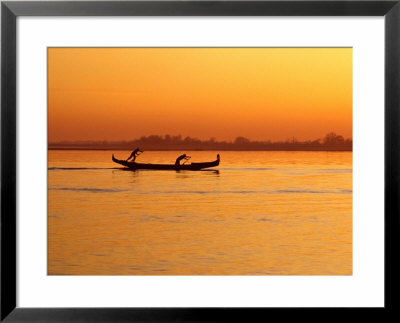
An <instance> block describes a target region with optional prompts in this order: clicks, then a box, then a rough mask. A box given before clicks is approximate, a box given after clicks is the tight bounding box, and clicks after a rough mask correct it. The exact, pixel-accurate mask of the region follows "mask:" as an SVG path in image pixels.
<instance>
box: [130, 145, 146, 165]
mask: <svg viewBox="0 0 400 323" xmlns="http://www.w3.org/2000/svg"><path fill="white" fill-rule="evenodd" d="M142 152H143V151H142V150H140V149H139V147H138V148H136V149H135V150H134V151H132V154H131V155H130V156H129V157H128V158H127V161H128V160H129V159H131V158H132V162H134V161H135V159H136V157H137V156H139V155H140V153H142Z"/></svg>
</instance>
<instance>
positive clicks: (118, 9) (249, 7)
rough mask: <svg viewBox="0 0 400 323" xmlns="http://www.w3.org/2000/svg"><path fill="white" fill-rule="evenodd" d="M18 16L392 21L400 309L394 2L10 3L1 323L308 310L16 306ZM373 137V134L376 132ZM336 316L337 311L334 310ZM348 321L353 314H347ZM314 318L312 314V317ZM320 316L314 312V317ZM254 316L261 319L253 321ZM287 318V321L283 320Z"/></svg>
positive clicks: (397, 8)
mask: <svg viewBox="0 0 400 323" xmlns="http://www.w3.org/2000/svg"><path fill="white" fill-rule="evenodd" d="M19 16H384V19H385V306H384V308H375V309H372V310H371V309H369V310H368V309H367V311H366V309H364V312H366V313H367V315H368V316H370V315H373V313H375V314H377V315H379V317H380V316H381V315H383V314H387V313H389V312H393V311H396V310H397V307H398V301H397V293H398V288H399V266H398V265H397V260H398V259H397V258H398V255H399V254H400V252H399V251H400V250H399V246H400V239H399V237H400V234H399V233H400V216H399V214H400V212H399V211H400V202H399V201H400V199H399V198H400V196H399V180H400V149H399V128H400V122H399V121H400V114H399V109H400V92H399V90H400V0H395V1H386V0H379V1H368V0H367V1H332V0H331V1H329V0H328V1H325V0H314V1H300V0H297V1H273V0H272V1H269V0H261V1H66V2H64V1H63V2H60V1H45V2H37V1H29V2H24V1H18V2H16V1H3V2H2V3H1V294H0V296H1V304H0V309H1V316H0V320H1V322H3V321H4V322H31V321H34V322H93V321H96V322H97V321H98V322H131V321H138V322H161V321H165V322H167V321H168V322H170V321H174V322H186V321H195V322H202V321H253V319H252V318H254V320H257V321H258V320H259V319H256V317H261V318H264V319H269V312H268V316H267V313H266V311H267V310H269V311H274V312H275V313H274V314H278V315H284V314H286V313H290V314H293V313H295V315H298V314H300V313H301V314H304V313H308V311H309V310H313V311H318V312H321V311H325V312H324V314H325V315H326V314H327V313H329V314H328V315H334V313H336V311H334V309H319V310H317V309H312V308H307V309H300V308H297V309H296V308H275V309H271V308H269V309H260V308H258V309H255V308H253V309H250V308H247V309H244V308H235V309H231V308H212V309H211V308H197V309H196V308H19V307H16V299H17V285H16V270H17V264H16V238H17V237H16V189H17V182H16V160H17V159H16V158H17V156H16V134H17V129H16V81H17V80H16V54H17V51H16V37H17V30H16V19H17V17H19ZM371 131H373V130H371ZM335 310H337V309H335ZM345 310H346V311H347V313H348V314H349V311H352V310H361V309H345ZM309 314H310V313H308V314H306V315H307V316H308V315H309ZM314 314H315V312H314ZM253 315H254V316H253ZM282 318H283V316H281V319H282Z"/></svg>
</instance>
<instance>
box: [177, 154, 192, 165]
mask: <svg viewBox="0 0 400 323" xmlns="http://www.w3.org/2000/svg"><path fill="white" fill-rule="evenodd" d="M183 159H184V160H189V159H190V156H186V154H183V155H180V156H179V157H178V158H177V159H176V162H175V165H176V166H179V165H180V164H181V160H183Z"/></svg>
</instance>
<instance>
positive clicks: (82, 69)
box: [48, 48, 352, 142]
mask: <svg viewBox="0 0 400 323" xmlns="http://www.w3.org/2000/svg"><path fill="white" fill-rule="evenodd" d="M48 87H49V93H48V96H49V100H48V116H49V142H56V141H60V140H131V139H135V138H138V137H140V136H147V135H150V134H156V135H164V134H171V135H178V134H181V135H182V136H183V137H185V136H191V137H197V138H199V139H208V138H210V137H215V138H216V139H217V140H232V139H234V138H236V137H237V136H245V137H247V138H250V139H253V140H273V141H275V140H285V139H288V138H292V137H296V138H297V139H298V140H308V139H317V138H321V137H323V136H324V135H325V134H326V133H328V132H330V131H334V132H336V133H337V134H341V135H343V136H344V137H345V138H351V137H352V49H351V48H49V50H48Z"/></svg>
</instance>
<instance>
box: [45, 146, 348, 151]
mask: <svg viewBox="0 0 400 323" xmlns="http://www.w3.org/2000/svg"><path fill="white" fill-rule="evenodd" d="M132 149H133V148H132ZM132 149H128V148H118V147H115V148H85V147H48V149H47V150H104V151H112V150H114V151H115V150H118V151H131V150H132ZM145 150H146V151H180V150H188V151H332V152H335V151H337V152H345V151H347V152H352V151H353V150H352V149H334V148H332V149H326V148H324V149H322V148H321V149H195V148H180V149H179V148H176V149H145Z"/></svg>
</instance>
